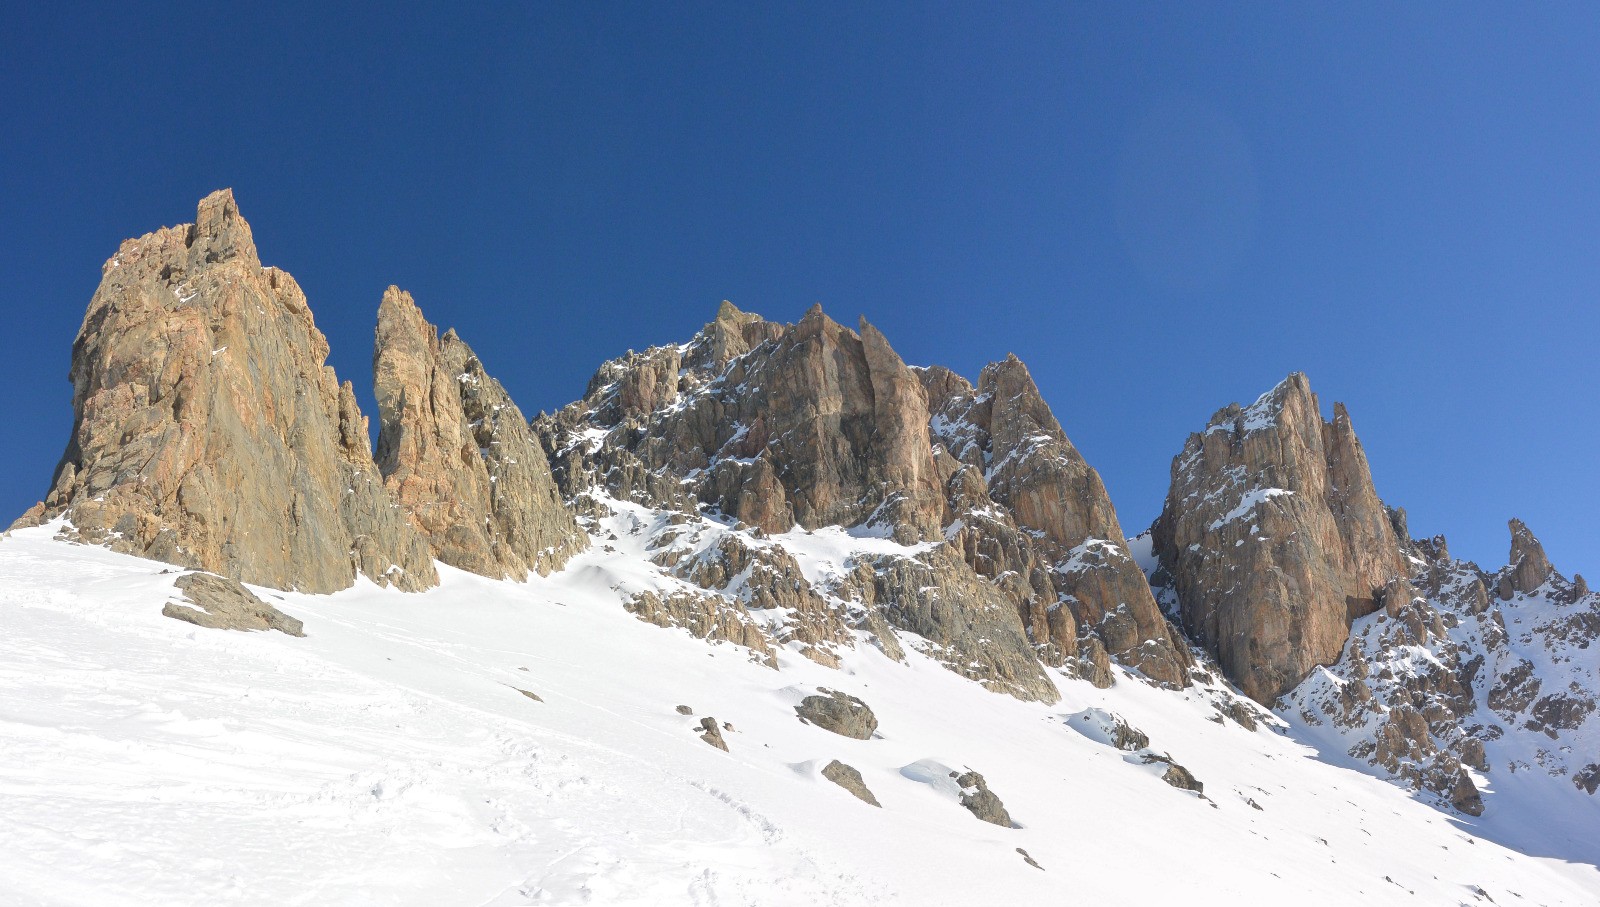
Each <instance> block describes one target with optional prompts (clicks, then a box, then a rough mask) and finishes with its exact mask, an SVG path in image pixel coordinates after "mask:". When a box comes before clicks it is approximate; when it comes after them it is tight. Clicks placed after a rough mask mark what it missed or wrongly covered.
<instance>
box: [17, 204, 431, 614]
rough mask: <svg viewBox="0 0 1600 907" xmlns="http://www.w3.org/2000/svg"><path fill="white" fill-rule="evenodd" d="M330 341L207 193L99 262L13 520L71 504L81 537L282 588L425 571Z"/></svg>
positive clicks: (292, 286) (239, 223)
mask: <svg viewBox="0 0 1600 907" xmlns="http://www.w3.org/2000/svg"><path fill="white" fill-rule="evenodd" d="M327 357H328V344H327V341H326V339H324V338H323V336H322V333H321V332H320V331H318V330H317V328H316V326H315V324H313V322H312V318H311V310H310V309H309V308H308V307H307V305H306V299H305V295H304V294H303V293H302V292H301V290H300V287H299V286H298V285H297V284H296V283H295V282H294V279H293V278H291V277H290V276H289V275H288V274H286V273H284V272H283V271H280V270H278V269H276V268H263V267H262V266H261V263H260V260H259V259H258V257H257V254H256V247H255V243H254V241H253V238H252V235H251V231H250V225H249V224H248V223H246V222H245V220H244V218H243V217H241V216H240V214H239V208H238V205H237V204H236V203H235V202H234V198H233V193H232V192H231V191H229V190H226V189H225V190H222V191H220V192H214V193H212V194H211V195H209V196H207V197H206V198H205V199H203V200H202V201H201V202H200V205H199V210H198V213H197V215H196V218H195V222H194V224H192V225H185V226H180V227H170V228H166V229H163V230H158V231H156V232H154V233H150V234H147V235H145V236H143V237H140V238H139V239H132V240H128V241H126V242H124V243H123V244H122V247H121V248H120V249H118V250H117V254H116V255H115V256H113V257H112V258H111V260H110V261H108V262H106V265H105V267H104V269H103V270H102V279H101V283H100V287H99V289H98V290H96V291H95V295H94V298H93V299H92V300H91V301H90V303H89V310H88V313H87V314H86V315H85V317H84V321H83V327H82V329H81V330H80V331H79V332H78V338H77V341H76V342H75V343H74V345H73V355H72V371H71V379H72V385H73V412H74V418H73V429H72V437H71V439H70V440H69V442H68V445H67V451H66V453H65V455H64V456H63V457H62V460H61V464H60V466H58V467H57V470H56V477H55V481H54V485H53V487H52V489H51V491H50V494H49V496H48V497H47V498H46V499H45V500H44V501H43V502H41V503H40V504H39V505H37V506H36V507H35V508H34V509H33V510H30V511H29V513H28V514H26V515H24V517H23V519H22V520H21V521H19V522H22V523H24V524H27V523H38V522H41V521H44V520H48V519H51V518H54V517H56V516H65V517H66V518H67V519H68V520H69V522H70V528H69V530H68V532H69V534H72V535H74V536H76V537H78V538H82V539H84V540H87V541H91V542H96V543H103V544H106V545H108V546H110V547H112V548H114V549H116V550H119V551H126V552H129V553H133V554H139V555H143V556H146V557H152V558H156V559H158V560H164V561H169V562H171V563H175V564H180V565H183V566H187V567H196V568H200V569H204V570H209V571H212V572H215V573H220V574H223V575H226V576H229V577H232V578H235V579H239V580H243V581H245V582H250V583H256V584H260V585H264V586H274V587H277V588H281V589H300V590H304V591H309V592H331V591H334V590H336V589H342V588H344V587H346V586H348V585H350V584H351V583H352V582H353V581H354V580H355V577H356V574H357V572H360V573H362V574H365V575H366V576H368V577H369V578H371V579H372V580H373V581H375V582H378V583H380V584H393V585H396V586H399V587H400V588H403V589H421V588H425V587H428V586H431V585H433V584H434V583H436V582H437V576H436V574H435V572H434V569H433V562H432V559H431V558H430V557H429V556H428V549H427V546H426V545H425V544H424V543H423V541H422V539H421V538H420V537H419V536H418V535H417V534H416V533H415V532H414V531H413V530H412V529H411V527H410V526H409V525H407V524H406V522H405V519H404V518H403V516H402V515H401V513H400V511H399V509H398V508H396V507H395V504H394V500H393V498H391V497H390V496H389V494H388V493H387V492H386V491H385V490H384V488H383V485H382V481H381V477H380V476H379V475H378V470H377V467H376V466H375V465H374V463H373V461H372V454H371V450H370V448H369V446H368V441H367V423H366V419H365V418H363V417H362V415H361V412H360V410H359V408H358V407H357V406H356V400H355V393H354V391H353V390H352V388H351V387H350V385H349V384H348V383H346V384H344V385H340V384H339V382H338V381H337V379H336V378H335V377H334V373H333V369H331V368H329V367H328V366H326V365H324V364H323V363H324V362H325V360H326V359H327Z"/></svg>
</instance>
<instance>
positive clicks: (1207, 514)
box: [1154, 372, 1405, 703]
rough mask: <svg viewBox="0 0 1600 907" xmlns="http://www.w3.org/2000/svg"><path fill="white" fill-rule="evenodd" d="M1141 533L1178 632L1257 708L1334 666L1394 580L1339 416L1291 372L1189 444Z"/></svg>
mask: <svg viewBox="0 0 1600 907" xmlns="http://www.w3.org/2000/svg"><path fill="white" fill-rule="evenodd" d="M1154 529H1155V531H1154V541H1155V548H1156V552H1157V554H1158V556H1159V557H1160V560H1161V565H1162V567H1163V568H1165V570H1166V572H1167V574H1168V575H1169V576H1170V577H1171V578H1172V580H1173V583H1174V586H1175V590H1176V595H1177V598H1178V601H1179V603H1180V607H1181V613H1182V616H1183V621H1184V625H1185V627H1186V629H1187V630H1188V631H1189V633H1190V634H1191V635H1192V636H1193V637H1194V638H1195V639H1197V640H1199V641H1200V642H1201V643H1202V644H1203V645H1204V646H1205V647H1206V648H1207V649H1208V650H1209V651H1212V652H1214V653H1215V654H1216V656H1217V658H1218V660H1219V662H1220V663H1221V665H1222V667H1223V670H1224V671H1225V672H1226V673H1227V674H1228V676H1229V677H1230V678H1231V679H1232V680H1234V681H1235V682H1236V683H1238V684H1239V685H1240V687H1241V688H1242V689H1244V691H1245V692H1246V693H1247V694H1249V695H1250V696H1251V697H1253V698H1255V699H1257V700H1258V701H1261V702H1264V703H1270V702H1271V701H1272V700H1273V699H1274V698H1275V697H1277V696H1278V695H1280V694H1282V693H1284V692H1287V691H1288V690H1290V689H1292V688H1293V687H1294V686H1295V685H1296V684H1298V683H1299V682H1300V681H1301V680H1302V679H1304V678H1305V676H1306V675H1307V674H1308V673H1309V672H1310V671H1311V669H1312V668H1313V667H1315V666H1317V665H1325V664H1331V663H1332V662H1334V661H1335V660H1337V659H1338V657H1339V653H1340V651H1341V650H1342V648H1343V646H1344V641H1345V639H1346V637H1347V636H1348V633H1349V626H1350V621H1351V620H1352V619H1354V618H1355V617H1358V616H1360V615H1362V614H1366V613H1370V612H1371V611H1372V610H1374V609H1375V608H1376V607H1377V604H1378V601H1379V600H1380V599H1381V598H1382V597H1383V594H1384V589H1385V588H1386V587H1387V586H1388V585H1389V584H1390V583H1391V582H1392V581H1393V580H1395V579H1396V578H1399V577H1402V576H1403V575H1404V572H1405V571H1404V565H1403V561H1402V556H1401V554H1400V543H1399V540H1398V539H1397V538H1396V536H1395V532H1394V526H1393V524H1392V523H1391V521H1390V518H1389V513H1388V511H1387V510H1386V509H1385V508H1384V506H1383V504H1382V502H1381V501H1380V500H1379V499H1378V496H1377V493H1376V491H1375V490H1374V489H1373V485H1372V476H1371V472H1370V469H1369V466H1368V464H1367V459H1366V455H1365V453H1364V452H1363V450H1362V448H1361V444H1360V441H1359V440H1358V439H1357V438H1356V435H1355V430H1354V428H1353V426H1352V425H1351V422H1350V418H1349V413H1348V412H1346V411H1345V408H1344V407H1343V406H1336V407H1335V408H1334V419H1333V420H1332V421H1331V422H1326V423H1325V422H1324V421H1323V420H1322V417H1321V411H1320V407H1319V403H1318V400H1317V397H1316V395H1315V394H1313V393H1312V392H1311V386H1310V382H1309V381H1307V380H1306V377H1305V375H1303V374H1301V373H1298V372H1297V373H1294V374H1291V375H1290V376H1289V377H1288V378H1286V379H1285V380H1284V381H1282V382H1280V383H1279V384H1278V385H1277V386H1276V387H1274V388H1273V389H1272V390H1271V391H1268V392H1267V393H1266V394H1263V395H1262V396H1261V397H1260V398H1258V399H1257V400H1256V401H1255V402H1254V403H1252V404H1250V405H1249V406H1239V405H1238V404H1232V405H1230V406H1227V407H1224V408H1223V409H1221V410H1218V411H1217V413H1216V414H1215V415H1214V416H1212V418H1211V421H1210V422H1209V423H1208V424H1207V426H1206V429H1205V431H1203V432H1200V433H1197V434H1193V435H1191V436H1190V437H1189V440H1188V442H1187V443H1186V444H1185V445H1184V449H1183V451H1182V453H1180V454H1179V455H1178V456H1177V457H1176V458H1175V459H1174V460H1173V465H1172V487H1171V489H1170V491H1169V492H1168V495H1167V500H1166V504H1165V506H1164V507H1163V510H1162V513H1161V516H1160V517H1159V518H1158V519H1157V521H1156V525H1155V527H1154Z"/></svg>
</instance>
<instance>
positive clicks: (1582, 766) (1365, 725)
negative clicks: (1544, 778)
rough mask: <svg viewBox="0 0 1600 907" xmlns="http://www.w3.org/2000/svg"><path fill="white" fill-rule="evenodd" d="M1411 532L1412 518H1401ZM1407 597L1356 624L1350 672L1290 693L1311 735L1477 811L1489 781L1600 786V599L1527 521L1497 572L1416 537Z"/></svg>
mask: <svg viewBox="0 0 1600 907" xmlns="http://www.w3.org/2000/svg"><path fill="white" fill-rule="evenodd" d="M1402 525H1403V523H1402ZM1406 554H1407V564H1408V566H1409V568H1410V572H1409V575H1408V577H1407V579H1406V585H1405V586H1404V587H1403V589H1404V594H1402V595H1396V596H1393V597H1392V598H1390V599H1389V600H1388V601H1386V602H1385V604H1384V608H1383V609H1382V610H1380V611H1378V612H1376V613H1375V614H1372V615H1370V616H1368V617H1365V618H1362V619H1360V620H1358V621H1357V622H1356V624H1355V626H1354V628H1353V632H1352V634H1351V638H1350V641H1349V643H1348V645H1347V646H1346V648H1345V651H1344V653H1343V657H1342V658H1341V659H1340V660H1339V661H1338V663H1336V664H1333V665H1330V666H1327V667H1324V668H1319V669H1318V670H1317V671H1316V673H1315V674H1314V675H1313V676H1312V677H1311V678H1310V679H1308V680H1307V681H1306V682H1305V683H1304V684H1302V685H1301V686H1300V687H1298V688H1297V689H1295V690H1294V691H1293V692H1292V693H1290V694H1289V695H1288V696H1287V697H1285V705H1284V708H1283V710H1282V712H1283V714H1284V715H1285V717H1288V718H1290V719H1291V720H1295V721H1298V722H1301V723H1303V724H1304V725H1305V726H1306V727H1307V728H1308V729H1309V735H1310V736H1313V737H1318V738H1320V739H1323V740H1325V741H1326V745H1327V746H1329V747H1337V748H1340V749H1342V750H1343V751H1344V752H1346V753H1347V754H1348V755H1350V756H1351V757H1354V758H1355V759H1358V760H1360V761H1362V762H1365V763H1367V764H1369V765H1371V766H1372V767H1373V769H1374V770H1375V771H1378V772H1381V773H1383V774H1386V775H1388V776H1390V777H1393V778H1394V779H1396V780H1397V781H1398V782H1399V783H1402V784H1404V785H1406V786H1409V787H1412V788H1415V789H1417V790H1419V791H1421V792H1422V793H1423V794H1424V795H1425V796H1428V797H1431V798H1432V799H1434V800H1435V801H1436V802H1437V803H1439V804H1440V805H1441V806H1445V807H1448V808H1452V809H1455V810H1458V811H1460V812H1464V813H1467V814H1468V815H1479V814H1481V813H1483V812H1484V810H1485V808H1486V804H1485V801H1484V799H1483V797H1482V795H1481V793H1480V789H1481V788H1482V786H1483V784H1484V782H1485V781H1492V780H1493V779H1494V778H1496V777H1497V776H1499V775H1501V774H1502V773H1504V774H1521V773H1542V774H1545V775H1548V776H1550V777H1551V778H1553V779H1565V781H1566V782H1567V783H1568V784H1570V785H1571V787H1570V788H1569V791H1570V792H1571V793H1573V794H1578V795H1588V794H1593V793H1594V792H1595V788H1596V787H1597V786H1600V785H1597V783H1596V780H1595V779H1596V778H1600V764H1597V763H1600V721H1596V720H1595V719H1594V717H1593V716H1594V712H1595V710H1596V707H1597V705H1600V594H1596V593H1593V592H1590V591H1589V590H1588V587H1587V584H1586V583H1585V582H1584V581H1583V578H1582V577H1574V578H1573V579H1571V580H1569V579H1567V578H1566V577H1565V576H1563V575H1561V574H1560V573H1559V572H1557V571H1556V570H1555V569H1554V568H1553V567H1552V566H1551V565H1550V562H1549V560H1548V559H1547V558H1546V557H1545V554H1544V549H1543V546H1542V545H1540V544H1539V541H1538V539H1537V538H1535V537H1534V535H1533V533H1531V532H1530V531H1528V528H1527V527H1526V526H1524V525H1523V524H1522V522H1521V521H1519V520H1512V521H1511V553H1510V558H1509V562H1508V563H1507V565H1506V566H1505V567H1503V568H1501V569H1500V570H1497V571H1494V572H1492V573H1491V572H1486V571H1484V570H1482V569H1481V568H1479V567H1478V566H1477V565H1476V564H1473V563H1471V562H1470V561H1462V560H1457V559H1455V558H1453V557H1451V556H1450V553H1449V550H1448V547H1447V545H1446V543H1445V540H1444V538H1443V537H1442V536H1436V537H1434V538H1431V539H1423V540H1416V541H1411V542H1408V544H1407V551H1406Z"/></svg>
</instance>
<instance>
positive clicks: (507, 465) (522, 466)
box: [373, 287, 586, 580]
mask: <svg viewBox="0 0 1600 907" xmlns="http://www.w3.org/2000/svg"><path fill="white" fill-rule="evenodd" d="M373 376H374V385H375V390H376V393H377V398H378V415H379V420H380V428H379V432H378V452H377V463H378V467H379V469H380V470H381V471H382V473H383V476H384V482H385V484H386V485H387V487H388V488H389V490H390V491H392V492H393V493H394V495H395V497H396V499H397V500H399V501H400V504H401V506H402V507H403V508H404V510H405V512H406V516H407V518H408V519H409V520H410V522H411V524H412V525H413V526H415V527H416V528H417V529H418V530H419V531H420V532H421V533H422V534H423V535H424V536H425V537H426V538H427V539H428V542H429V544H430V546H431V547H432V551H433V553H434V556H435V557H437V558H438V559H439V560H441V561H444V562H445V563H447V564H450V565H451V566H454V567H460V568H461V569H463V570H470V571H472V572H473V573H478V574H482V575H484V576H490V577H495V578H500V577H510V578H512V579H517V580H521V579H525V578H526V577H527V575H528V572H529V571H530V570H533V571H537V572H539V573H540V574H547V573H549V572H550V571H551V570H553V569H555V568H558V567H560V566H561V565H562V564H563V563H565V562H566V560H567V558H568V557H570V556H571V555H572V554H573V553H574V552H576V551H578V550H581V549H582V547H583V546H584V543H585V539H586V536H585V535H584V534H583V533H582V532H580V531H579V530H578V527H577V523H576V522H575V521H574V520H573V517H572V514H571V513H570V512H569V511H568V510H567V509H566V506H565V505H564V504H563V503H562V501H561V497H560V494H559V493H558V492H557V490H556V486H555V482H554V480H553V479H551V477H550V465H549V463H548V462H547V461H546V460H545V455H544V450H543V449H542V448H541V447H540V446H539V443H538V441H537V439H535V437H534V435H533V431H532V430H531V429H530V428H529V426H528V423H527V421H526V420H525V419H524V418H523V417H522V412H521V411H520V410H519V409H517V406H516V404H514V403H512V402H511V398H510V397H509V396H507V394H506V392H505V390H504V389H503V388H502V387H501V386H500V383H499V382H498V381H495V380H494V379H493V378H491V377H489V375H488V374H486V373H485V372H484V370H483V364H482V363H481V362H480V361H479V360H478V357H477V356H476V355H474V354H473V352H472V349H471V348H470V347H468V346H467V344H466V343H465V342H464V341H463V340H461V338H460V337H458V336H456V333H455V332H454V331H450V332H447V333H446V334H445V335H444V337H443V338H440V337H439V335H438V331H437V330H436V329H435V328H434V326H433V325H431V324H429V323H428V321H427V320H426V319H425V318H424V317H423V315H422V310H421V309H419V308H418V307H417V305H416V302H415V301H414V300H413V299H412V298H411V294H409V293H407V292H405V291H404V290H401V289H399V288H398V287H390V288H389V289H388V290H387V291H386V292H385V293H384V294H383V301H382V302H381V303H380V305H379V306H378V327H377V332H376V342H375V345H374V350H373Z"/></svg>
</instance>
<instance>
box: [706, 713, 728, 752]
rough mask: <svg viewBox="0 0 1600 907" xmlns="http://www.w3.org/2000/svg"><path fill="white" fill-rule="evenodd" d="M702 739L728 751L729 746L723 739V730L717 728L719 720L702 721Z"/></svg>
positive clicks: (708, 718)
mask: <svg viewBox="0 0 1600 907" xmlns="http://www.w3.org/2000/svg"><path fill="white" fill-rule="evenodd" d="M700 739H701V740H704V741H705V742H706V743H708V744H710V745H712V746H714V747H716V748H717V749H719V750H722V751H723V752H724V753H726V752H727V751H728V744H727V742H726V741H724V740H723V739H722V729H721V728H719V727H717V719H715V718H711V717H706V718H702V719H700Z"/></svg>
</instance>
